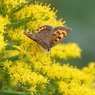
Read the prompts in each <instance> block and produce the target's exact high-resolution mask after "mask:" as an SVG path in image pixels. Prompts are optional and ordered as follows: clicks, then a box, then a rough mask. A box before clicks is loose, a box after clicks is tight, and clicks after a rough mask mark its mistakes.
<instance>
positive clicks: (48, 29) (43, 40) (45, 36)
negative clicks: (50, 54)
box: [24, 25, 71, 51]
mask: <svg viewBox="0 0 95 95" xmlns="http://www.w3.org/2000/svg"><path fill="white" fill-rule="evenodd" d="M70 31H71V29H70V28H68V27H64V26H57V27H55V28H53V27H52V26H50V25H44V26H41V27H39V28H38V29H37V30H35V32H34V33H32V32H24V34H25V35H26V36H27V37H29V38H30V39H32V40H34V41H35V42H37V43H38V44H39V45H41V46H42V47H43V48H44V49H45V50H47V51H50V49H51V48H52V47H54V46H55V45H56V44H58V43H59V42H61V41H62V40H63V39H64V38H65V37H66V36H67V35H68V34H69V33H70Z"/></svg>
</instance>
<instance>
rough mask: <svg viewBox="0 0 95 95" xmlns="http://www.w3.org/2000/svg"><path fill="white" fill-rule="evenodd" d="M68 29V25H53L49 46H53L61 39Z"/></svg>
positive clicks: (67, 32)
mask: <svg viewBox="0 0 95 95" xmlns="http://www.w3.org/2000/svg"><path fill="white" fill-rule="evenodd" d="M70 31H71V29H70V28H68V27H62V26H58V27H55V28H54V32H53V35H52V37H51V41H50V47H53V46H55V45H56V44H57V43H59V42H60V41H62V40H63V39H64V38H65V37H66V36H67V35H68V34H69V32H70Z"/></svg>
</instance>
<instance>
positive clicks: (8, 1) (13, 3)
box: [0, 0, 27, 14]
mask: <svg viewBox="0 0 95 95" xmlns="http://www.w3.org/2000/svg"><path fill="white" fill-rule="evenodd" d="M2 2H3V3H2ZM0 3H1V4H2V7H4V10H5V11H6V12H7V13H8V14H9V13H11V11H12V10H13V9H14V8H17V7H18V6H19V7H20V6H21V5H22V4H25V3H27V0H1V1H0ZM5 6H6V7H5Z"/></svg>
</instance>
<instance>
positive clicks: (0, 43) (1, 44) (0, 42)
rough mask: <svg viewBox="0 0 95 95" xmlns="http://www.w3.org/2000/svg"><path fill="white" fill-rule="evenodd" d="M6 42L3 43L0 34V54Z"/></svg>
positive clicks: (2, 37)
mask: <svg viewBox="0 0 95 95" xmlns="http://www.w3.org/2000/svg"><path fill="white" fill-rule="evenodd" d="M5 45H6V42H5V41H4V36H2V35H1V34H0V52H1V51H2V49H3V48H4V47H5Z"/></svg>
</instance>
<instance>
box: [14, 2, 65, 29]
mask: <svg viewBox="0 0 95 95" xmlns="http://www.w3.org/2000/svg"><path fill="white" fill-rule="evenodd" d="M15 17H16V19H17V20H19V19H25V18H28V17H31V20H30V21H29V22H28V23H27V29H29V30H32V31H34V30H35V29H37V28H38V26H41V25H45V24H49V25H52V26H58V25H63V24H64V23H65V21H64V22H62V20H61V19H59V20H56V18H57V17H56V12H54V9H51V8H50V5H42V3H35V4H31V5H29V6H28V5H26V6H25V7H24V8H23V9H21V10H20V11H18V12H16V13H15Z"/></svg>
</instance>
